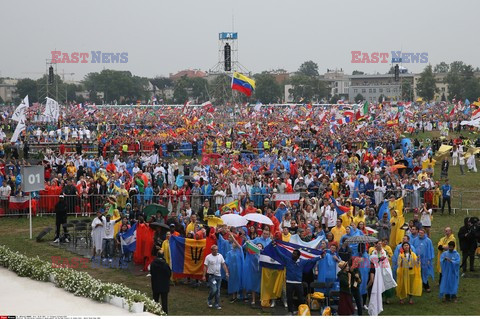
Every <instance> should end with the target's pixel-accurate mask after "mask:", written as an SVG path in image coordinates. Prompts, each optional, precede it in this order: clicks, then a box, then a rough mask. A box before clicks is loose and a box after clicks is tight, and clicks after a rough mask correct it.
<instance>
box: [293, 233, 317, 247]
mask: <svg viewBox="0 0 480 319" xmlns="http://www.w3.org/2000/svg"><path fill="white" fill-rule="evenodd" d="M322 240H325V236H318V237H317V238H315V239H313V240H311V241H309V242H306V241H303V240H302V239H301V238H300V236H299V235H298V234H295V235H292V236H291V237H290V241H289V243H292V244H296V245H300V246H302V247H308V248H313V249H316V248H317V246H318V245H320V242H321V241H322Z"/></svg>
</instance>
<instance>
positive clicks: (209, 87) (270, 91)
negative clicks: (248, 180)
mask: <svg viewBox="0 0 480 319" xmlns="http://www.w3.org/2000/svg"><path fill="white" fill-rule="evenodd" d="M477 70H478V68H477ZM475 71H476V70H474V68H473V67H472V66H471V65H466V64H464V63H463V62H460V61H456V62H453V63H451V64H447V63H445V62H442V63H440V64H437V65H436V66H435V67H432V66H431V65H428V66H427V67H425V69H424V70H423V72H422V73H421V75H420V78H419V81H418V83H417V85H416V87H415V89H416V90H417V95H419V96H421V97H422V98H424V99H425V100H432V99H434V97H435V94H437V93H439V92H438V88H437V84H438V81H439V79H438V74H440V73H441V74H445V75H444V76H442V78H443V80H442V81H443V82H445V83H447V84H448V96H446V97H445V96H442V99H443V100H445V99H447V98H448V99H449V100H451V99H454V98H456V99H465V98H468V99H470V100H471V101H472V100H476V99H477V98H478V97H479V96H480V80H479V79H478V78H476V77H475V76H474V72H475ZM282 73H284V74H286V73H287V72H286V71H285V70H277V71H276V72H266V71H265V72H262V73H258V74H254V75H253V78H254V79H255V81H256V89H255V91H254V94H253V96H252V97H250V98H246V97H245V96H243V95H241V94H236V95H235V99H237V100H238V101H235V102H241V103H243V102H247V101H249V102H255V101H261V102H262V103H278V102H282V100H283V97H284V92H283V91H284V87H285V85H286V84H290V85H291V88H290V89H289V92H288V93H289V94H290V95H291V96H292V97H293V100H294V101H295V102H302V103H309V102H318V101H329V102H330V103H335V102H336V101H337V100H339V99H341V98H342V96H337V95H335V96H331V95H330V94H329V88H328V84H327V83H326V82H325V81H323V80H321V79H320V74H319V71H318V65H317V64H316V63H315V62H313V61H306V62H304V63H303V64H302V65H300V67H299V69H298V70H297V72H295V73H294V74H293V75H290V76H289V77H285V79H284V80H282V81H280V82H279V81H278V79H277V77H276V75H275V74H282ZM353 74H354V75H355V74H363V72H361V71H357V70H355V71H353ZM436 74H437V78H436ZM55 79H56V84H55V85H49V87H48V90H49V93H50V94H49V95H50V96H52V93H53V94H56V93H57V91H58V97H59V100H61V101H65V100H68V101H76V102H78V103H80V102H83V101H84V99H83V97H82V96H76V93H77V92H81V91H87V92H88V97H89V101H91V102H95V103H102V102H106V103H112V102H117V103H118V104H130V103H136V102H137V101H138V100H140V101H148V100H150V99H151V98H152V96H155V97H156V98H157V100H163V102H164V103H167V104H170V103H176V104H183V103H185V101H187V100H193V101H194V102H197V103H201V102H204V101H207V100H211V101H212V102H214V103H219V104H220V103H225V102H230V101H231V96H232V94H231V89H230V84H231V78H230V77H229V76H228V75H226V74H223V75H218V76H216V77H215V78H214V79H210V80H209V81H207V80H206V79H205V78H188V77H186V76H183V77H181V78H179V79H178V80H176V81H173V80H172V79H170V78H165V77H156V78H153V79H148V78H145V77H139V76H135V75H133V74H132V73H131V72H129V71H116V70H102V71H101V72H93V73H89V74H88V75H87V76H86V77H85V79H84V80H83V81H82V82H81V84H80V85H75V84H67V83H64V82H63V81H62V79H61V78H60V77H59V76H58V75H57V76H56V78H55ZM46 80H47V78H46V75H45V76H44V77H42V78H41V79H38V80H32V79H22V80H19V81H18V84H17V93H18V96H19V99H20V98H23V96H25V95H29V97H30V101H31V102H38V100H42V101H41V102H43V100H44V98H45V95H46ZM150 84H151V85H150ZM57 87H58V90H57ZM413 89H414V88H413V86H412V84H411V81H408V80H406V79H403V82H402V98H403V99H411V98H412V97H413V95H414V94H413V93H414V92H413ZM168 91H170V92H172V91H173V96H172V94H167V93H168ZM99 92H103V94H104V96H103V99H100V97H99ZM381 99H383V98H382V97H381ZM361 100H363V96H362V95H361V94H359V95H357V96H356V97H355V101H361Z"/></svg>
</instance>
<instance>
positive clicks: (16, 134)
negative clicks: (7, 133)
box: [10, 114, 26, 143]
mask: <svg viewBox="0 0 480 319" xmlns="http://www.w3.org/2000/svg"><path fill="white" fill-rule="evenodd" d="M25 128H26V126H25V114H24V115H23V119H21V120H20V121H19V122H18V124H17V127H16V128H15V132H13V135H12V139H11V140H10V142H11V143H15V142H16V141H17V140H18V137H19V136H20V133H22V131H23V130H25Z"/></svg>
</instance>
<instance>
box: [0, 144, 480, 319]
mask: <svg viewBox="0 0 480 319" xmlns="http://www.w3.org/2000/svg"><path fill="white" fill-rule="evenodd" d="M426 137H429V138H431V137H432V134H428V135H427V134H425V135H423V138H426ZM479 167H480V165H479ZM439 173H440V168H439V165H437V167H436V170H435V177H436V179H438V178H439ZM459 173H460V172H459V168H458V166H457V167H450V170H449V179H450V183H451V185H452V187H453V190H454V192H453V200H452V204H453V207H460V205H461V206H462V207H463V208H477V210H475V211H469V216H480V205H479V203H480V200H479V199H480V190H479V186H480V173H476V174H475V173H468V172H467V175H466V176H460V174H459ZM465 216H466V211H465V210H463V211H458V212H457V214H456V215H452V216H448V214H447V215H444V216H441V215H440V214H438V213H435V216H434V219H433V223H432V224H433V225H432V230H431V233H432V240H433V243H434V246H435V245H436V243H437V242H438V240H439V238H440V237H442V236H443V229H444V228H445V227H446V226H450V227H452V229H453V230H454V233H455V234H456V233H457V232H458V229H459V227H460V226H462V225H463V219H464V217H465ZM411 217H412V216H411V214H408V215H407V216H406V218H407V219H410V218H411ZM54 224H55V219H54V218H53V217H37V218H34V220H33V233H34V235H36V234H38V233H39V232H40V231H41V230H43V229H44V228H45V227H47V226H53V225H54ZM28 235H29V229H28V220H27V219H26V218H16V217H14V218H1V219H0V244H4V245H6V246H8V247H10V248H11V249H14V250H17V251H19V252H20V253H23V254H25V255H27V256H37V255H38V256H39V257H40V258H42V259H44V260H47V261H51V258H52V256H59V255H60V256H62V257H75V256H76V255H75V254H72V253H70V252H68V251H65V250H63V249H58V248H56V247H54V246H51V245H50V244H49V243H48V242H40V243H37V242H36V241H34V240H30V239H28ZM45 239H46V240H47V241H49V240H53V232H51V233H50V234H49V235H47V236H46V238H45ZM476 267H477V270H478V271H480V265H479V262H478V260H476ZM79 270H81V269H79ZM82 271H87V272H88V273H89V274H91V275H92V276H93V277H95V278H98V279H101V280H103V281H106V282H117V283H123V284H125V285H127V286H128V287H130V288H133V289H137V290H139V291H142V292H145V293H146V294H147V295H149V296H151V286H150V279H149V278H147V277H145V273H141V272H130V271H126V270H120V269H105V268H100V269H99V268H95V269H93V268H88V269H85V270H82ZM435 275H436V279H435V282H432V283H431V288H432V292H431V293H429V294H427V293H425V294H424V295H423V296H422V297H416V298H415V305H413V306H411V305H400V304H399V303H398V299H396V298H394V299H392V304H390V305H385V306H384V312H383V313H382V315H478V314H479V313H480V311H479V310H478V287H479V284H480V278H468V279H467V278H462V279H461V280H460V287H459V291H458V296H459V302H458V304H455V306H454V305H453V304H444V303H442V302H441V301H440V299H439V297H438V284H437V282H438V274H435ZM207 294H208V291H207V288H205V287H201V288H192V287H190V286H187V285H183V284H177V285H176V286H174V287H171V290H170V294H169V308H170V309H169V312H170V314H171V315H184V316H188V315H192V316H194V315H206V316H211V315H251V316H255V315H264V314H271V310H270V309H265V310H262V309H252V308H250V306H249V305H247V304H243V303H238V302H237V303H234V304H230V303H229V302H228V296H227V295H226V292H225V291H224V290H222V300H221V304H222V307H223V309H222V310H221V311H217V310H213V309H209V308H207V306H206V299H207Z"/></svg>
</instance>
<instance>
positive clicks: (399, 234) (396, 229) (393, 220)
mask: <svg viewBox="0 0 480 319" xmlns="http://www.w3.org/2000/svg"><path fill="white" fill-rule="evenodd" d="M396 212H397V217H395V216H393V215H392V216H391V217H390V224H391V225H392V228H391V231H390V242H389V245H390V247H397V245H398V244H399V243H400V242H401V241H402V238H403V236H405V230H403V229H402V228H401V227H402V226H403V224H405V217H403V212H402V211H400V212H399V211H398V210H396ZM394 224H395V225H394Z"/></svg>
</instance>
